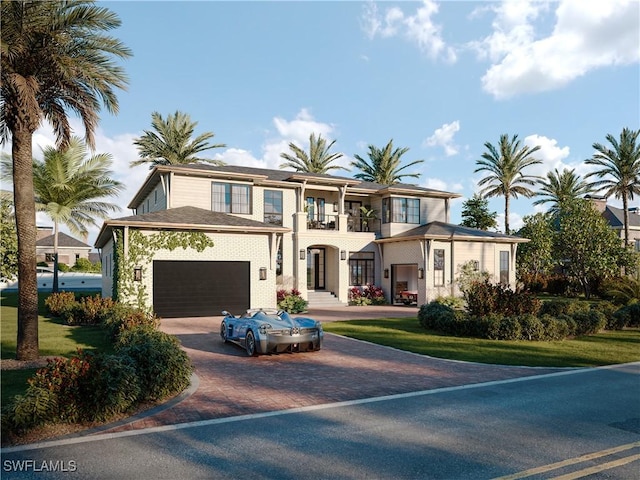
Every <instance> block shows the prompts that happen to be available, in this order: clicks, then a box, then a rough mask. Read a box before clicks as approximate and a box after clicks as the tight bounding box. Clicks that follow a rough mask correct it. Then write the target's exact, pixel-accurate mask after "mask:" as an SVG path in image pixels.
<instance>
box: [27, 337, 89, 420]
mask: <svg viewBox="0 0 640 480" xmlns="http://www.w3.org/2000/svg"><path fill="white" fill-rule="evenodd" d="M92 356H93V354H92V353H89V352H84V351H82V350H81V349H78V353H77V355H74V356H73V357H71V358H68V359H67V358H56V359H53V360H49V361H47V365H46V366H45V367H43V368H40V369H38V370H37V371H36V373H35V375H34V376H33V377H31V378H30V379H29V380H28V383H29V387H28V391H29V390H31V389H34V391H33V392H32V393H33V395H32V398H34V399H42V395H41V393H39V390H40V389H44V390H48V391H49V392H51V394H52V395H53V401H50V402H49V408H48V409H47V410H43V411H41V412H40V413H39V414H38V416H37V417H33V419H32V421H34V422H36V423H35V424H37V423H38V422H40V421H41V420H43V419H44V420H46V421H63V422H76V421H78V420H81V415H80V410H79V408H78V406H79V405H81V404H82V402H83V396H82V387H81V384H82V382H83V381H84V378H85V377H86V376H87V374H88V372H89V369H90V366H91V363H90V362H91V357H92ZM28 396H31V394H30V395H28ZM49 400H51V399H49Z"/></svg>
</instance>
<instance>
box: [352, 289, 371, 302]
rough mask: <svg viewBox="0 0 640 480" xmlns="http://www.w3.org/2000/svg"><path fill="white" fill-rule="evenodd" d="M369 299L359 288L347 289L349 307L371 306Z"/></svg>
mask: <svg viewBox="0 0 640 480" xmlns="http://www.w3.org/2000/svg"><path fill="white" fill-rule="evenodd" d="M371 303H372V302H371V299H370V298H369V297H367V296H366V295H365V294H364V291H363V290H362V289H361V288H360V287H351V288H350V289H349V304H350V305H371Z"/></svg>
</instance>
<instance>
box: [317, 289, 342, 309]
mask: <svg viewBox="0 0 640 480" xmlns="http://www.w3.org/2000/svg"><path fill="white" fill-rule="evenodd" d="M307 302H308V303H309V308H314V307H315V308H330V307H346V306H347V304H346V303H345V302H341V301H340V300H338V297H336V296H335V295H334V294H333V293H331V292H327V291H324V290H309V291H308V292H307Z"/></svg>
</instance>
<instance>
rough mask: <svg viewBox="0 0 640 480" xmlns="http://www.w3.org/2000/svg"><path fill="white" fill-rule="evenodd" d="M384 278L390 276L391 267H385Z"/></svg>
mask: <svg viewBox="0 0 640 480" xmlns="http://www.w3.org/2000/svg"><path fill="white" fill-rule="evenodd" d="M384 278H389V269H388V268H385V269H384Z"/></svg>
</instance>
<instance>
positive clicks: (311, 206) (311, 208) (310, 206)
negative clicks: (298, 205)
mask: <svg viewBox="0 0 640 480" xmlns="http://www.w3.org/2000/svg"><path fill="white" fill-rule="evenodd" d="M315 216H316V200H315V198H313V197H307V220H309V221H312V220H313V219H314V217H315Z"/></svg>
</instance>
